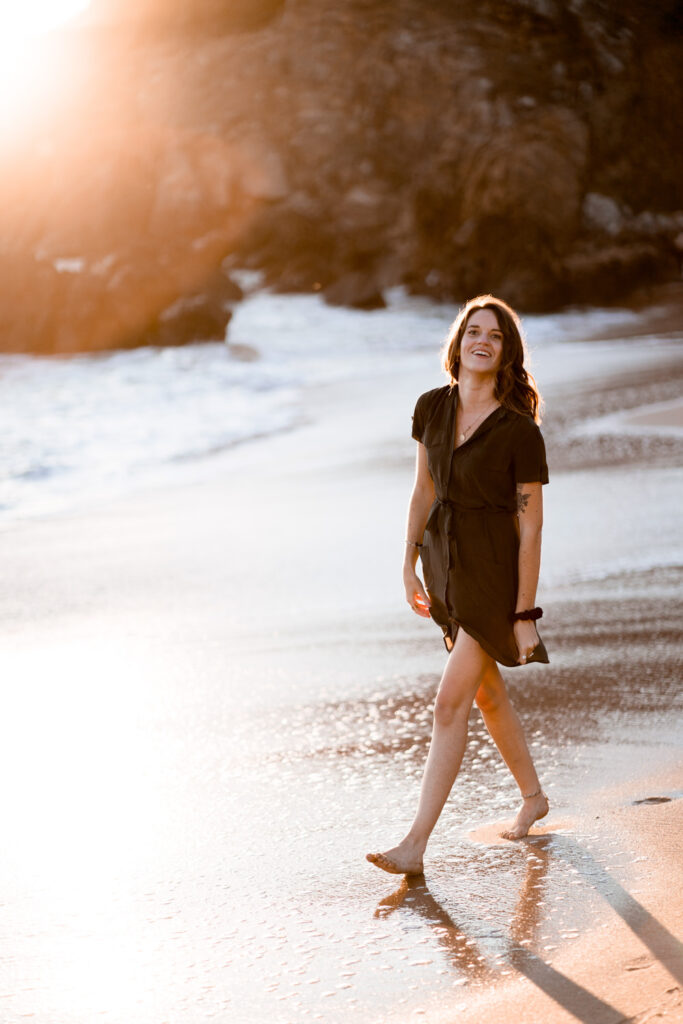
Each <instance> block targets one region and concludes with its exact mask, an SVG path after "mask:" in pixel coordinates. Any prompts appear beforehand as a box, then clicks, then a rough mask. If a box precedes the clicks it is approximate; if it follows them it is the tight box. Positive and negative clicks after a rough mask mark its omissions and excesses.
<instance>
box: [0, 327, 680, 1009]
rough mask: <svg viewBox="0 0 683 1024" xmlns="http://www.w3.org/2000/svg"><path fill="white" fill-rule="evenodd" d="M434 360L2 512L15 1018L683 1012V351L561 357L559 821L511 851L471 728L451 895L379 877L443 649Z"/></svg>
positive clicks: (447, 817)
mask: <svg viewBox="0 0 683 1024" xmlns="http://www.w3.org/2000/svg"><path fill="white" fill-rule="evenodd" d="M676 342H678V343H677V344H676ZM438 343H439V339H438V338H437V339H435V346H434V351H433V352H428V351H426V350H425V349H419V350H415V351H406V352H402V353H401V354H400V357H399V356H397V357H396V359H395V360H394V361H393V362H392V363H391V364H390V365H384V366H381V367H380V365H379V364H377V365H376V366H375V368H374V370H373V372H372V373H359V375H358V377H357V378H353V379H351V380H349V381H344V382H343V383H339V382H333V383H330V384H329V385H325V386H320V387H316V388H315V389H311V390H309V392H308V393H307V395H306V413H307V415H306V418H305V421H304V422H302V423H301V425H299V426H297V427H296V428H294V429H291V430H289V431H287V432H284V433H281V434H279V435H277V436H275V437H271V438H267V439H264V440H255V441H253V442H251V443H249V444H244V445H242V446H240V447H235V448H234V449H232V450H230V451H227V452H224V453H222V454H220V455H216V456H215V457H211V458H209V457H207V458H205V459H201V460H197V462H196V463H195V464H194V465H192V466H188V467H185V468H184V470H183V472H182V474H179V477H178V482H177V483H176V484H175V485H173V486H172V485H170V484H164V485H163V486H161V485H158V486H157V485H155V486H151V485H150V486H149V487H147V488H145V489H140V490H139V491H137V492H135V493H132V494H129V495H123V496H121V497H119V498H116V499H112V500H109V501H99V502H95V501H93V502H92V503H91V504H90V505H89V506H87V507H83V508H80V509H78V510H74V511H65V512H64V513H62V514H59V515H58V514H55V515H53V516H49V517H43V518H40V517H36V518H34V519H32V520H26V521H16V522H11V523H8V524H5V525H4V526H3V527H2V531H1V532H0V548H1V552H2V562H3V567H4V580H5V586H4V587H3V588H2V592H1V594H0V606H1V613H2V621H3V631H2V640H1V647H2V664H3V683H4V685H3V698H4V700H3V703H4V714H3V716H2V720H1V724H0V761H1V762H2V768H3V777H4V779H5V782H6V791H5V801H4V802H5V814H4V825H5V841H4V842H3V845H2V852H1V853H0V868H1V877H2V879H3V895H2V899H1V901H0V902H2V904H3V914H2V918H1V920H2V925H1V926H0V927H1V929H2V950H3V953H2V955H1V956H0V1020H1V1021H7V1022H15V1021H18V1020H20V1019H24V1018H29V1017H30V1018H31V1019H32V1020H33V1021H35V1022H36V1024H54V1022H56V1021H59V1022H60V1024H92V1022H93V1021H94V1020H100V1021H103V1022H105V1024H109V1022H112V1024H119V1022H124V1021H125V1022H126V1024H163V1022H173V1024H199V1022H200V1021H205V1020H206V1021H209V1020H216V1021H221V1022H228V1021H229V1022H235V1024H257V1022H264V1024H265V1022H266V1021H267V1022H269V1024H295V1022H299V1021H302V1022H303V1021H308V1020H319V1021H323V1022H325V1024H335V1022H337V1021H339V1022H341V1021H344V1022H359V1024H361V1022H362V1024H370V1022H372V1024H380V1022H387V1024H393V1022H399V1021H400V1022H403V1021H408V1020H413V1019H415V1020H428V1021H430V1022H431V1021H435V1022H441V1021H444V1022H446V1021H449V1022H450V1021H453V1022H455V1021H462V1020H467V1022H468V1024H478V1022H480V1021H481V1022H487V1024H498V1022H501V1024H502V1022H504V1021H515V1022H519V1024H541V1022H542V1024H560V1022H564V1021H573V1020H580V1021H584V1022H586V1024H613V1022H614V1024H616V1022H627V1021H628V1022H631V1024H645V1022H646V1021H650V1020H654V1019H657V1020H660V1019H661V1020H666V1021H672V1022H673V1021H680V1020H683V1003H682V1002H681V985H682V982H683V956H682V954H681V945H680V943H679V942H678V941H677V939H676V938H675V937H676V936H680V934H681V929H682V925H683V908H682V906H681V900H680V894H679V889H680V883H679V879H680V875H681V867H682V864H681V846H680V829H681V815H682V813H683V811H682V809H683V802H682V801H681V797H683V756H682V755H681V738H682V736H683V728H682V720H681V697H680V651H681V647H680V639H681V637H680V621H681V607H682V604H683V601H682V597H681V580H682V577H683V569H682V566H683V553H682V544H683V542H682V540H681V536H680V508H681V505H682V504H683V460H682V459H681V446H682V444H683V441H682V440H681V436H680V422H681V421H680V415H681V407H680V390H681V388H680V385H681V380H683V353H681V351H680V341H679V339H674V338H671V337H668V338H666V337H665V338H662V339H656V338H655V339H650V340H649V341H648V343H647V344H644V343H643V344H639V342H638V339H637V336H636V339H635V341H634V339H633V338H630V339H629V340H628V342H625V341H616V340H610V341H607V340H606V341H604V342H596V343H594V342H581V341H577V342H576V343H575V344H574V347H572V345H571V343H569V342H566V341H563V342H562V344H560V343H558V344H557V346H554V347H553V346H548V347H547V348H544V349H541V348H540V347H539V350H538V351H537V352H534V367H535V372H536V374H537V378H538V380H539V382H540V384H541V387H542V390H543V392H544V394H545V398H546V405H547V410H546V418H545V421H544V427H543V429H544V433H545V436H546V440H547V445H548V456H549V465H550V471H551V484H550V486H549V487H548V488H547V489H546V492H547V496H546V524H545V527H544V556H543V558H544V561H543V568H542V582H541V589H540V592H539V602H540V603H541V604H542V605H543V607H544V609H545V617H544V620H543V621H544V628H543V637H544V641H545V643H546V646H547V648H548V651H549V654H550V658H551V663H550V665H549V666H547V667H545V666H528V667H527V668H524V669H519V670H517V669H515V670H510V671H508V672H507V673H506V679H508V680H509V683H510V689H511V692H512V694H513V698H514V700H515V704H516V706H517V707H518V710H519V711H520V714H521V715H522V717H523V720H524V722H525V725H526V728H527V730H528V735H529V737H530V740H531V744H532V749H533V752H534V756H535V759H536V761H537V765H538V767H539V773H540V775H541V778H542V780H543V783H544V786H545V788H546V789H547V791H548V794H549V797H550V801H551V812H550V815H549V817H548V819H547V821H545V822H544V823H543V827H542V828H538V829H535V830H534V834H533V835H532V836H531V837H530V838H529V839H528V840H526V841H524V842H521V843H517V844H512V843H508V842H504V841H502V840H499V839H498V838H497V831H498V826H499V825H500V824H501V823H503V822H506V821H509V820H510V819H511V817H512V816H513V813H514V810H515V806H516V799H517V797H516V787H515V786H514V782H513V781H512V779H511V778H510V777H509V776H508V774H507V771H506V769H505V767H504V765H503V764H502V762H500V759H499V758H498V756H497V753H496V751H495V748H494V747H493V746H492V743H491V741H490V739H489V737H488V735H487V734H486V731H485V729H484V728H483V725H482V723H481V721H480V719H479V717H478V716H477V714H476V713H473V715H472V722H471V732H470V744H469V748H468V753H467V757H466V761H465V764H464V765H463V770H462V773H461V777H460V778H459V780H458V782H457V784H456V787H455V789H454V791H453V794H452V796H451V799H450V801H449V804H448V806H447V809H446V811H445V812H444V815H443V818H442V821H441V822H440V824H439V826H438V830H437V833H436V834H435V836H434V839H433V842H432V843H431V845H430V848H429V851H428V858H427V862H426V870H425V877H424V879H422V880H418V881H416V882H415V883H414V884H413V883H411V884H410V885H408V884H406V883H405V882H402V881H401V879H396V878H392V877H390V876H387V875H383V874H381V873H380V872H378V871H376V870H374V869H373V868H371V867H370V866H369V865H368V864H367V863H366V862H365V860H364V854H365V852H366V850H368V849H375V848H377V847H378V846H379V847H381V846H382V845H384V846H389V845H391V844H392V843H393V842H395V841H396V839H397V838H398V837H399V836H400V835H401V831H402V829H403V828H404V827H405V826H406V824H407V822H408V821H409V820H410V817H411V812H412V809H413V804H414V800H415V797H416V794H417V788H418V785H419V779H420V776H421V771H422V765H423V763H424V757H425V754H426V750H427V746H428V741H429V728H430V716H431V702H432V700H433V696H434V693H435V690H436V685H437V683H438V679H439V675H440V672H441V668H442V666H443V659H444V650H443V645H442V643H441V641H440V637H439V631H438V629H437V627H435V626H434V624H433V623H430V622H425V621H423V620H421V619H419V618H417V617H416V616H411V614H410V612H409V610H408V608H407V606H406V604H405V600H404V597H403V593H402V587H401V580H400V562H401V556H402V545H403V529H404V515H405V508H406V503H407V499H408V494H409V490H410V486H411V481H412V462H413V442H412V441H411V439H410V416H411V413H412V409H413V406H414V402H415V399H416V397H417V395H418V394H420V393H421V392H422V391H424V390H426V389H427V388H429V387H434V386H437V385H438V384H440V383H441V378H440V375H439V368H438ZM591 345H592V346H593V347H592V348H591ZM373 365H374V364H373ZM663 403H664V405H665V406H666V408H664V406H663ZM653 409H655V412H653ZM667 410H668V411H667ZM619 417H621V419H622V420H624V422H625V421H626V420H628V422H629V424H630V426H631V427H632V428H634V429H633V430H630V429H629V430H626V429H617V427H616V426H615V420H616V418H619ZM605 418H608V419H609V426H604V427H600V426H599V423H600V422H602V421H603V420H605ZM646 419H647V426H648V427H650V428H652V429H651V430H647V431H642V430H638V429H635V428H639V427H642V426H644V425H645V420H646ZM620 422H621V421H620ZM596 423H597V424H598V427H597V428H596Z"/></svg>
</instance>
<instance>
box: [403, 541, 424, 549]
mask: <svg viewBox="0 0 683 1024" xmlns="http://www.w3.org/2000/svg"><path fill="white" fill-rule="evenodd" d="M406 544H407V545H408V547H411V548H417V549H418V551H419V550H420V548H421V547H422V545H421V544H418V543H417V542H416V541H414V540H407V541H406Z"/></svg>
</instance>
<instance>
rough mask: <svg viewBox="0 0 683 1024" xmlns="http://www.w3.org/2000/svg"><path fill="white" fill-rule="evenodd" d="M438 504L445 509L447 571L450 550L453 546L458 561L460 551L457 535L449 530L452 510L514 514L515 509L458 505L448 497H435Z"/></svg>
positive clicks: (449, 569)
mask: <svg viewBox="0 0 683 1024" xmlns="http://www.w3.org/2000/svg"><path fill="white" fill-rule="evenodd" d="M436 501H437V502H438V504H439V505H441V507H442V508H444V509H445V510H446V523H445V533H446V546H447V549H448V573H450V571H451V564H452V562H451V551H452V549H453V548H454V549H455V551H454V554H455V557H456V559H458V561H459V560H460V551H459V548H458V537H457V534H456V532H455V530H451V520H452V518H453V512H484V513H489V512H493V513H494V514H495V515H501V514H502V515H506V516H510V515H514V513H515V511H516V510H515V509H510V508H495V507H494V506H493V505H475V506H472V505H460V504H459V503H458V502H457V501H451V500H450V499H449V498H438V497H437V499H436Z"/></svg>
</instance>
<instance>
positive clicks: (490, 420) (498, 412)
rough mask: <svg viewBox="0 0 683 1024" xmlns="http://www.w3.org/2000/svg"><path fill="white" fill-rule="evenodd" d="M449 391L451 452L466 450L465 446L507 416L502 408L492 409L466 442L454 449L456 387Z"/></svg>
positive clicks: (453, 385)
mask: <svg viewBox="0 0 683 1024" xmlns="http://www.w3.org/2000/svg"><path fill="white" fill-rule="evenodd" d="M450 389H451V390H450V395H449V397H450V402H449V408H448V436H449V437H450V439H451V448H452V449H453V451H456V450H457V451H460V449H461V448H466V447H467V445H468V444H470V442H472V441H474V439H475V438H476V437H480V436H481V435H482V434H485V433H486V432H487V431H488V430H490V429H491V427H494V426H495V425H496V423H498V421H499V420H500V419H502V418H503V416H505V415H506V414H507V409H505V408H504V406H502V405H499V406H498V408H497V409H494V410H493V411H492V412H490V413H489V414H488V416H487V417H486V419H485V420H482V422H481V423H480V424H479V426H478V427H477V429H476V430H475V431H474V433H473V434H470V436H469V437H468V438H467V440H466V441H463V443H462V444H459V445H458V446H457V449H456V445H455V440H456V438H455V414H456V412H457V409H458V385H457V384H452V385H450Z"/></svg>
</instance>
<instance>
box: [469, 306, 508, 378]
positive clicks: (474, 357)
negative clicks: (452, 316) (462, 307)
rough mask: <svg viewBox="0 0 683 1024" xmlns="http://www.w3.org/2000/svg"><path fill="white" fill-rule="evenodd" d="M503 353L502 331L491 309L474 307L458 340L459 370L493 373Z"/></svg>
mask: <svg viewBox="0 0 683 1024" xmlns="http://www.w3.org/2000/svg"><path fill="white" fill-rule="evenodd" d="M502 355H503V332H502V331H501V329H500V327H499V326H498V320H497V318H496V314H495V313H494V312H493V310H492V309H476V310H475V311H474V312H473V313H470V315H469V317H468V318H467V326H466V327H465V333H464V334H463V336H462V341H461V342H460V372H462V369H463V367H464V368H465V369H466V370H471V371H472V372H473V373H495V372H496V370H497V369H498V367H499V366H500V361H501V358H502Z"/></svg>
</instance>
